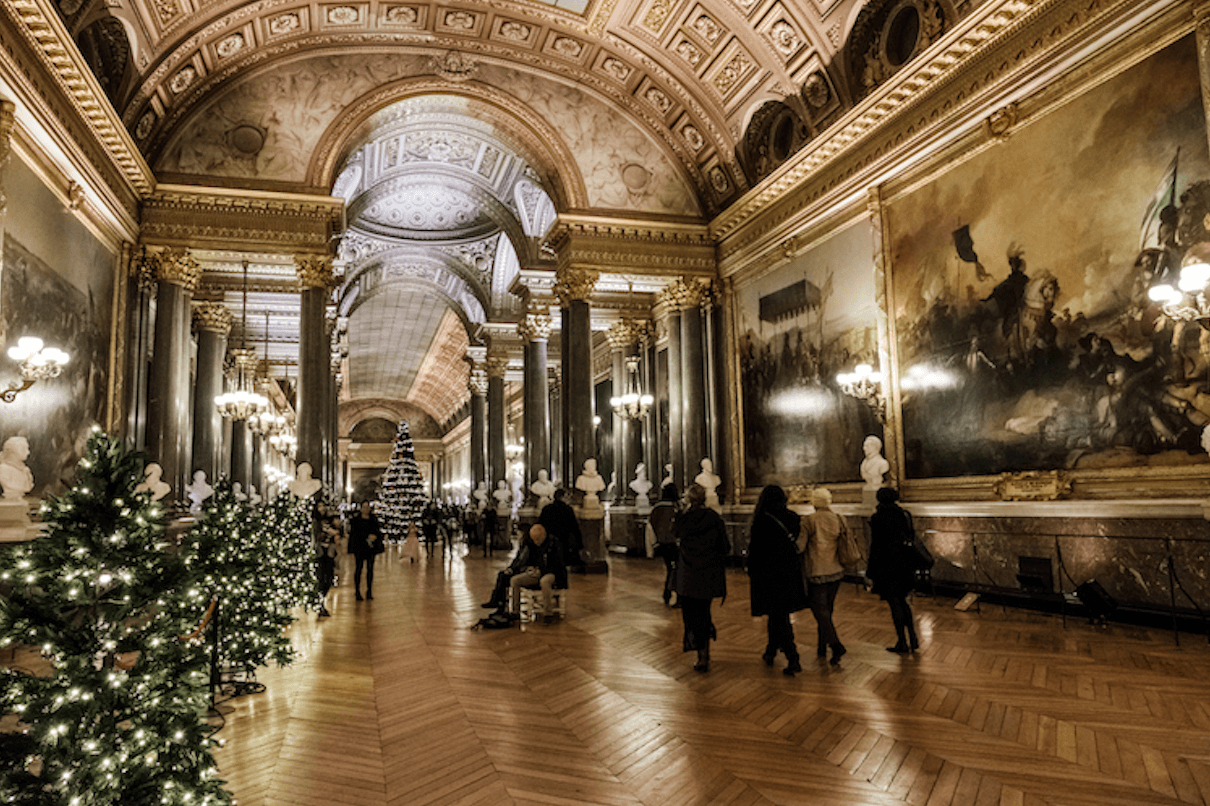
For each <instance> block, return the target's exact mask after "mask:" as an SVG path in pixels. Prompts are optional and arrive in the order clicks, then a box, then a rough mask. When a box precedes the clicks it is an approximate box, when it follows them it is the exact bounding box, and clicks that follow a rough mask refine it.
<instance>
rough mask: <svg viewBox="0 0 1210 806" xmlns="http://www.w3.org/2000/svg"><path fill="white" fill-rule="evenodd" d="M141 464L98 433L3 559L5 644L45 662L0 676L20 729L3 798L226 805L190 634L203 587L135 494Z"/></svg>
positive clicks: (3, 764) (1, 694) (68, 803)
mask: <svg viewBox="0 0 1210 806" xmlns="http://www.w3.org/2000/svg"><path fill="white" fill-rule="evenodd" d="M143 465H144V462H143V458H142V457H141V456H139V455H137V454H134V453H131V452H129V451H127V450H126V449H125V448H124V447H123V446H122V445H121V444H120V443H117V442H114V441H111V440H110V439H109V438H108V437H106V436H104V435H103V434H101V433H100V432H99V431H97V432H94V434H93V435H92V436H91V437H90V439H89V441H88V447H87V451H86V453H85V456H84V458H83V459H82V460H81V461H80V465H79V469H78V472H77V478H76V483H75V486H74V487H73V488H72V489H71V490H70V491H69V492H68V493H67V494H66V495H64V496H63V497H61V498H58V499H54V500H51V501H49V502H48V503H46V504H45V505H44V506H43V520H44V521H45V522H46V523H47V524H48V527H49V530H48V533H47V534H46V536H45V537H41V538H38V539H36V540H33V541H30V542H29V543H24V544H22V545H20V546H17V547H16V548H15V549H14V550H12V551H11V552H8V553H6V554H4V555H3V557H0V583H3V584H4V586H5V587H6V588H8V594H7V596H5V597H4V598H2V599H0V646H5V647H8V646H17V645H25V646H29V647H36V648H38V649H39V650H40V651H41V655H42V658H43V659H44V666H45V668H38V669H36V670H32V672H31V671H20V670H17V669H6V670H3V671H2V672H0V713H6V714H15V715H16V716H17V718H18V719H19V720H20V727H21V729H22V730H23V731H24V733H11V734H3V735H0V759H2V760H3V761H0V801H3V802H11V803H22V804H39V805H41V804H47V805H48V806H49V805H50V804H55V806H73V805H74V804H81V805H82V804H87V806H110V805H111V804H112V806H118V804H151V803H154V804H170V805H173V806H184V804H189V806H197V805H198V804H227V803H231V797H230V795H229V794H228V793H227V792H226V791H225V790H224V789H223V787H222V782H221V781H220V780H218V778H217V772H218V771H217V769H216V768H215V766H214V761H213V759H212V758H211V755H210V747H211V740H210V729H209V728H208V727H207V726H206V725H204V724H203V723H202V720H201V715H202V714H203V713H204V712H205V711H206V706H207V694H208V691H207V685H206V684H207V671H206V669H207V657H206V651H205V647H204V645H203V644H202V641H201V640H200V639H199V638H197V637H193V636H191V635H190V634H191V633H195V632H196V629H197V627H198V625H199V623H200V622H201V621H202V618H203V614H204V613H205V611H206V608H207V603H208V594H207V592H206V591H205V590H204V589H203V588H202V586H201V585H199V584H198V579H197V575H196V574H195V573H194V571H193V569H192V568H191V566H192V564H193V561H194V559H195V558H194V557H193V556H192V554H191V553H190V550H189V547H188V546H183V547H180V548H178V547H175V546H173V545H172V543H171V541H170V540H169V539H168V538H167V536H166V532H165V527H164V522H163V515H162V512H161V511H160V507H159V505H158V504H156V503H155V502H153V501H152V500H151V493H150V492H135V488H136V487H137V486H138V484H139V483H140V482H141V481H142V480H143V477H144V472H143ZM170 603H171V606H170ZM41 665H42V664H40V666H41Z"/></svg>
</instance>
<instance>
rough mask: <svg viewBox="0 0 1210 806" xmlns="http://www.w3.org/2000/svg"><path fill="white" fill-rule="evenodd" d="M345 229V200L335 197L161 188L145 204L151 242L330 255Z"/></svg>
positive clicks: (146, 237)
mask: <svg viewBox="0 0 1210 806" xmlns="http://www.w3.org/2000/svg"><path fill="white" fill-rule="evenodd" d="M343 227H344V200H343V199H337V198H333V197H330V196H309V195H305V194H293V193H269V192H263V191H231V190H226V189H221V188H200V189H192V188H187V187H181V186H161V187H160V188H158V189H157V190H156V192H155V193H154V194H153V195H152V197H151V198H149V199H148V200H147V201H146V203H145V204H144V209H143V225H142V234H143V240H144V241H145V242H148V243H157V242H160V243H175V244H186V245H190V246H201V245H203V244H213V243H215V242H218V243H221V244H222V245H223V247H225V248H232V247H235V246H238V245H244V246H257V245H263V246H268V247H270V248H272V249H274V250H275V251H276V250H280V251H297V250H300V249H311V250H314V251H316V252H327V251H329V250H330V248H331V243H330V242H331V238H332V235H333V234H334V233H336V232H339V231H340V230H341V229H343ZM282 247H288V248H287V249H283V248H282Z"/></svg>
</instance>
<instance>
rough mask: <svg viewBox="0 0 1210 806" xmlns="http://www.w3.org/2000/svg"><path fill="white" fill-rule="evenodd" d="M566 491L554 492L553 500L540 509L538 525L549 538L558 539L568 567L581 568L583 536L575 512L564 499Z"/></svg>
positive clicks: (582, 562) (582, 563) (560, 489)
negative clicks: (540, 525) (544, 530)
mask: <svg viewBox="0 0 1210 806" xmlns="http://www.w3.org/2000/svg"><path fill="white" fill-rule="evenodd" d="M566 495H567V491H566V490H564V489H562V488H559V489H558V490H555V500H553V501H551V502H550V503H549V504H547V505H546V506H544V507H542V511H541V512H540V513H538V523H540V524H542V526H543V528H545V529H546V533H547V534H548V535H550V536H551V537H555V538H558V541H559V543H560V544H561V545H562V546H563V550H564V552H565V553H566V554H565V556H564V561H565V562H566V563H567V565H569V566H574V567H581V566H583V565H584V561H583V560H582V559H581V558H580V549H582V548H583V547H584V535H583V533H582V532H581V531H580V522H579V521H578V520H577V519H576V512H575V510H574V509H572V508H571V505H570V504H568V503H567V501H566V500H564V499H565V497H566Z"/></svg>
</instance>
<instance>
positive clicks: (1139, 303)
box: [889, 36, 1210, 478]
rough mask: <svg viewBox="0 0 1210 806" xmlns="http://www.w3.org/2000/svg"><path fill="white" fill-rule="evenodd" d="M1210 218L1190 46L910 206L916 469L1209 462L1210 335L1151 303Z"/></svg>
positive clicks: (905, 260) (1081, 102) (910, 433)
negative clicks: (1205, 434) (1152, 292)
mask: <svg viewBox="0 0 1210 806" xmlns="http://www.w3.org/2000/svg"><path fill="white" fill-rule="evenodd" d="M1208 214H1210V160H1208V157H1207V141H1206V124H1205V117H1204V115H1203V108H1202V101H1201V91H1200V88H1199V85H1198V64H1197V55H1196V51H1195V48H1194V42H1193V38H1192V37H1191V36H1190V37H1188V38H1186V39H1184V40H1181V41H1179V42H1177V43H1175V44H1174V45H1172V46H1170V47H1168V48H1166V49H1164V50H1163V51H1161V52H1159V53H1157V54H1155V55H1154V56H1151V57H1150V58H1148V59H1147V60H1146V61H1144V62H1142V63H1141V64H1139V65H1137V66H1134V67H1132V68H1131V69H1129V70H1126V71H1124V72H1123V73H1122V74H1120V75H1118V76H1115V77H1114V78H1112V79H1110V80H1108V81H1106V82H1105V83H1103V84H1101V85H1099V86H1098V87H1096V88H1094V89H1092V90H1090V91H1089V92H1087V93H1085V94H1083V95H1082V96H1080V97H1078V98H1076V99H1075V100H1073V101H1071V102H1070V103H1067V104H1066V105H1064V106H1062V107H1060V108H1059V109H1057V110H1056V111H1054V112H1052V113H1050V114H1048V115H1046V116H1045V117H1043V118H1041V119H1040V120H1038V121H1036V122H1033V123H1031V124H1029V125H1025V126H1022V127H1021V128H1020V129H1019V130H1016V131H1012V132H1011V134H1010V136H1009V137H1008V138H1007V139H1005V140H1004V141H1002V142H1000V143H998V144H996V145H994V146H993V147H991V148H989V149H987V150H985V151H983V152H982V153H980V154H978V155H977V156H975V157H973V158H971V159H970V160H968V161H966V162H964V163H962V164H960V165H958V166H956V167H955V168H954V169H953V170H951V171H949V172H948V173H946V174H944V175H942V176H941V177H940V178H939V179H937V180H935V181H933V182H931V183H929V184H927V185H925V186H923V187H922V188H920V189H918V190H916V191H914V192H912V193H911V194H909V195H906V196H905V197H903V198H901V199H898V200H895V201H894V202H893V203H892V205H891V206H890V210H889V241H890V243H891V271H892V276H893V288H894V306H895V310H894V314H895V316H894V320H895V323H896V338H897V340H898V346H899V378H898V381H899V385H900V390H901V393H902V413H903V432H904V447H905V457H906V462H905V472H906V474H907V475H908V476H909V477H915V478H921V477H946V476H959V475H985V474H992V473H999V472H1004V471H1024V470H1055V469H1070V468H1105V467H1139V466H1147V465H1152V466H1155V465H1167V466H1172V465H1176V464H1188V463H1195V462H1202V461H1205V459H1206V453H1205V450H1204V449H1203V448H1202V447H1201V444H1200V437H1201V433H1202V430H1203V429H1204V428H1205V426H1206V425H1207V424H1210V396H1208V394H1207V377H1208V373H1210V365H1208V364H1207V355H1208V354H1210V339H1208V338H1207V331H1206V330H1203V329H1202V328H1199V327H1198V326H1197V325H1196V324H1193V323H1185V322H1181V321H1177V320H1174V319H1173V318H1171V317H1169V316H1165V315H1164V314H1163V312H1162V311H1161V309H1160V307H1159V306H1158V305H1157V304H1156V303H1154V302H1152V301H1151V299H1150V298H1149V295H1148V290H1149V288H1150V287H1151V286H1153V285H1155V284H1157V283H1158V282H1160V281H1161V280H1163V279H1166V278H1169V277H1171V276H1172V275H1174V274H1175V273H1176V272H1178V271H1179V269H1180V266H1181V265H1182V262H1183V261H1184V260H1185V259H1186V258H1187V257H1191V256H1193V255H1195V254H1200V253H1202V252H1204V253H1205V255H1204V256H1205V257H1206V258H1208V259H1210V233H1208V231H1207V225H1208V224H1210V219H1208V218H1207V215H1208Z"/></svg>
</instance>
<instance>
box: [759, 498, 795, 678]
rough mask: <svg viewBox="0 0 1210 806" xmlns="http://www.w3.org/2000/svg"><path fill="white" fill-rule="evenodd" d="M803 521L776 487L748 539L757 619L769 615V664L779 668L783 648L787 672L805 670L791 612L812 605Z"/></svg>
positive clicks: (763, 501) (763, 500) (761, 504)
mask: <svg viewBox="0 0 1210 806" xmlns="http://www.w3.org/2000/svg"><path fill="white" fill-rule="evenodd" d="M798 527H799V517H798V515H797V514H796V513H794V512H791V511H790V509H789V507H788V506H787V498H786V492H785V490H783V489H782V488H781V487H778V486H777V485H775V484H770V485H769V486H768V487H766V488H765V489H763V490H761V493H760V498H759V499H757V501H756V511H755V512H754V513H753V514H752V530H751V533H750V536H749V538H748V577H749V579H750V580H751V583H752V584H751V586H750V591H751V596H752V615H753V616H768V617H769V620H768V628H769V640H768V642H767V643H766V644H765V653H764V655H762V656H761V657H763V658H764V660H765V664H766V665H768V666H772V665H773V661H774V659H775V658H776V657H777V653H778V650H780V651H781V652H783V653H785V656H786V660H787V661H788V662H789V663H788V664H787V666H786V668H785V669H783V670H782V673H783V674H787V675H791V676H793V675H794V673H795V672H801V671H802V665H801V664H800V663H799V661H798V647H797V646H795V644H794V626H793V625H792V624H791V623H790V614H791V613H795V612H797V611H799V610H803V609H805V608H806V607H807V604H808V602H807V590H806V586H805V585H804V584H803V575H802V560H801V559H800V558H799V555H798V544H797V540H798Z"/></svg>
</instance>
